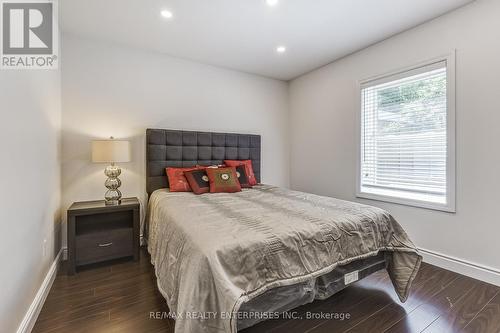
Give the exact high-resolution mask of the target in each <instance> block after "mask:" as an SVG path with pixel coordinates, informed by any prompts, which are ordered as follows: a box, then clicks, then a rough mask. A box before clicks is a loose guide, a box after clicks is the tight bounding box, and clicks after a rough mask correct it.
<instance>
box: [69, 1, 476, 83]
mask: <svg viewBox="0 0 500 333" xmlns="http://www.w3.org/2000/svg"><path fill="white" fill-rule="evenodd" d="M472 1H473V0H279V3H278V4H277V5H275V6H272V7H271V6H269V5H268V4H267V3H266V0H64V1H60V7H61V9H60V10H61V22H62V24H61V25H62V29H63V31H64V32H69V33H74V34H77V35H80V36H84V37H90V38H95V39H99V40H104V41H112V42H115V43H120V44H124V45H129V46H133V47H139V48H143V49H147V50H153V51H158V52H162V53H165V54H169V55H172V56H176V57H181V58H186V59H190V60H194V61H198V62H202V63H206V64H211V65H215V66H220V67H225V68H231V69H235V70H239V71H243V72H249V73H254V74H259V75H263V76H267V77H272V78H276V79H281V80H290V79H292V78H295V77H297V76H299V75H301V74H303V73H306V72H308V71H310V70H312V69H315V68H317V67H320V66H322V65H325V64H327V63H330V62H332V61H334V60H336V59H338V58H341V57H343V56H345V55H347V54H350V53H352V52H354V51H357V50H360V49H362V48H364V47H366V46H368V45H371V44H373V43H376V42H378V41H381V40H384V39H386V38H388V37H390V36H392V35H394V34H397V33H399V32H402V31H404V30H407V29H409V28H411V27H414V26H416V25H418V24H421V23H423V22H425V21H428V20H430V19H432V18H435V17H438V16H440V15H442V14H444V13H446V12H449V11H451V10H453V9H456V8H458V7H460V6H463V5H465V4H467V3H469V2H472ZM162 10H170V11H171V12H172V14H173V17H172V18H171V19H165V18H164V17H162V16H161V15H160V12H161V11H162ZM280 45H283V46H285V47H286V52H284V53H278V52H276V48H277V47H278V46H280Z"/></svg>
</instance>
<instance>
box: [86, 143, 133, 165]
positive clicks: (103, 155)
mask: <svg viewBox="0 0 500 333" xmlns="http://www.w3.org/2000/svg"><path fill="white" fill-rule="evenodd" d="M92 162H94V163H119V162H130V142H128V141H120V140H94V141H92Z"/></svg>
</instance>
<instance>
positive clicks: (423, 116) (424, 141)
mask: <svg viewBox="0 0 500 333" xmlns="http://www.w3.org/2000/svg"><path fill="white" fill-rule="evenodd" d="M361 94H362V96H361V97H362V110H361V111H362V116H361V122H362V124H361V136H362V138H361V146H362V147H361V166H360V172H361V175H360V180H361V181H360V186H361V192H366V193H374V194H380V195H385V196H390V197H400V198H405V199H414V200H419V201H426V202H432V203H439V204H446V197H447V196H446V194H447V184H446V179H447V177H446V171H447V168H446V163H447V159H446V156H447V128H446V127H447V70H446V61H443V62H439V63H435V64H432V65H428V66H425V67H421V68H418V69H415V70H412V71H408V72H405V73H400V74H397V75H393V76H390V77H385V78H383V79H379V80H375V81H370V82H367V83H364V84H363V85H362V86H361Z"/></svg>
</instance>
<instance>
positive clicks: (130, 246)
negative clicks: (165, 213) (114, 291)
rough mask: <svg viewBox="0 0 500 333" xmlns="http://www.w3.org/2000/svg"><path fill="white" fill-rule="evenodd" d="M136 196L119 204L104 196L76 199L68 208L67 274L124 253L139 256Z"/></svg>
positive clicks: (128, 255)
mask: <svg viewBox="0 0 500 333" xmlns="http://www.w3.org/2000/svg"><path fill="white" fill-rule="evenodd" d="M139 213H140V205H139V200H138V199H137V198H126V199H122V203H121V204H120V205H116V206H106V205H105V203H104V200H100V201H85V202H75V203H74V204H72V205H71V207H70V208H69V209H68V274H75V272H76V268H77V267H78V266H83V265H87V264H93V263H98V262H101V261H106V260H111V259H117V258H122V257H133V258H134V260H138V259H139V224H140V221H139V219H140V218H139V216H140V215H139Z"/></svg>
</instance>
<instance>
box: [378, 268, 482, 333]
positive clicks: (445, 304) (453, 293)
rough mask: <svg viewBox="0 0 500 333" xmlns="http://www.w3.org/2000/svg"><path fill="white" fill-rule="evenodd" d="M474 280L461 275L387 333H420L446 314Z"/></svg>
mask: <svg viewBox="0 0 500 333" xmlns="http://www.w3.org/2000/svg"><path fill="white" fill-rule="evenodd" d="M474 283H475V280H474V279H472V278H469V277H466V276H463V275H458V276H457V278H456V279H455V280H454V281H453V282H452V283H450V284H449V285H448V286H447V287H446V288H444V289H442V290H441V291H439V292H438V293H437V294H436V295H435V296H433V298H432V299H423V302H422V304H421V305H419V306H418V307H417V308H415V309H414V310H412V311H409V313H408V314H407V315H406V316H403V317H401V318H400V319H399V320H398V321H397V322H394V324H393V325H392V326H391V327H390V328H388V329H386V330H385V331H386V332H387V333H407V332H421V331H422V330H424V329H425V328H426V327H427V326H429V325H430V324H431V323H432V322H434V321H435V320H436V319H437V318H438V317H439V316H440V315H442V314H444V313H446V311H448V310H449V309H450V307H452V306H453V305H454V304H456V303H457V302H458V301H459V300H460V299H461V298H462V297H463V296H464V295H465V294H466V293H467V292H468V291H470V290H471V289H472V288H473V286H474Z"/></svg>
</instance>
